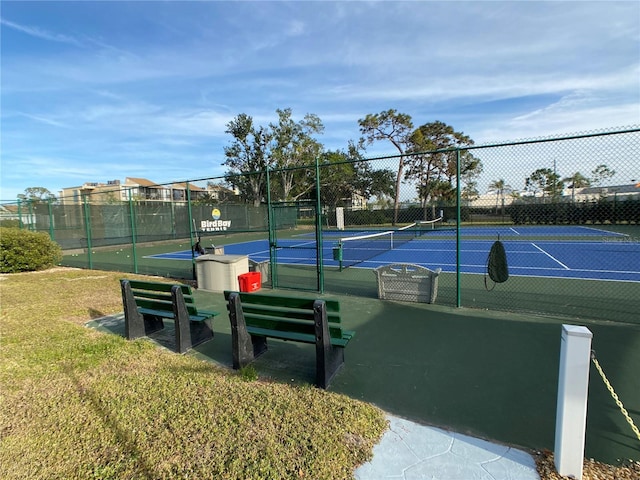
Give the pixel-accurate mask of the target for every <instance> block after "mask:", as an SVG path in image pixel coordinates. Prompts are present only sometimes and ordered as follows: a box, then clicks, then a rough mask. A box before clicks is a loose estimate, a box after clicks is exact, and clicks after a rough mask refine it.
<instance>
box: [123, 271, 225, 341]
mask: <svg viewBox="0 0 640 480" xmlns="http://www.w3.org/2000/svg"><path fill="white" fill-rule="evenodd" d="M120 287H121V290H122V303H123V306H124V319H125V335H126V337H127V338H128V339H129V340H133V339H135V338H140V337H144V336H147V335H149V334H151V333H153V332H157V331H158V330H162V329H163V328H164V321H163V319H164V318H172V319H174V321H175V331H176V350H177V351H178V353H185V352H186V351H187V350H189V349H191V348H192V347H195V346H196V345H198V344H200V343H203V342H206V341H207V340H210V339H212V338H213V329H212V326H211V322H212V320H213V317H215V316H216V315H218V314H219V313H218V312H207V311H202V310H200V311H198V309H197V308H196V304H195V300H194V298H193V293H192V291H191V287H190V286H189V285H183V284H170V283H161V282H148V281H143V280H127V279H122V280H120Z"/></svg>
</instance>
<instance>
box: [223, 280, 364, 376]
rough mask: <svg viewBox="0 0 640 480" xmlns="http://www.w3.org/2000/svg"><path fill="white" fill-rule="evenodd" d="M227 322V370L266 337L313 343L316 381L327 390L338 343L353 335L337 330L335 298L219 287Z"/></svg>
mask: <svg viewBox="0 0 640 480" xmlns="http://www.w3.org/2000/svg"><path fill="white" fill-rule="evenodd" d="M224 298H225V299H226V300H227V310H228V312H229V320H230V321H231V338H232V350H233V368H234V369H240V368H242V367H244V366H245V365H248V364H249V363H251V362H252V361H253V360H254V359H255V358H256V357H258V356H260V355H262V354H263V353H264V352H266V351H267V339H268V338H276V339H279V340H290V341H295V342H301V343H310V344H314V345H315V346H316V348H315V351H316V385H317V386H319V387H320V388H327V387H328V385H329V382H330V381H331V379H332V378H333V376H334V375H335V374H336V373H337V372H338V370H339V369H340V368H341V367H342V365H343V364H344V347H346V346H347V344H348V343H349V341H350V340H351V339H352V338H353V336H354V335H355V332H354V331H353V330H343V329H342V325H341V318H340V304H339V302H338V301H337V300H325V299H309V298H299V297H290V296H286V295H266V294H260V293H249V292H232V291H225V292H224Z"/></svg>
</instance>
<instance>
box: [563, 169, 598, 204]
mask: <svg viewBox="0 0 640 480" xmlns="http://www.w3.org/2000/svg"><path fill="white" fill-rule="evenodd" d="M562 181H563V182H569V188H570V189H571V201H573V200H574V199H575V193H576V188H584V187H588V186H589V185H591V181H590V180H589V179H588V178H587V177H585V176H584V175H582V174H581V173H580V172H576V173H574V174H573V175H571V176H570V177H567V178H563V179H562Z"/></svg>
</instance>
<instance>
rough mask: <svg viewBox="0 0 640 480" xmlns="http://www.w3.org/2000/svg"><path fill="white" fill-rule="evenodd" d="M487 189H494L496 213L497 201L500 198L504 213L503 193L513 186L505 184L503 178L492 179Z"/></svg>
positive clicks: (509, 190)
mask: <svg viewBox="0 0 640 480" xmlns="http://www.w3.org/2000/svg"><path fill="white" fill-rule="evenodd" d="M489 190H494V191H495V192H496V213H498V202H499V200H500V199H502V209H503V212H502V213H504V194H505V193H507V192H512V191H513V187H511V186H510V185H507V184H505V181H504V180H503V179H500V180H494V181H493V182H491V183H490V184H489Z"/></svg>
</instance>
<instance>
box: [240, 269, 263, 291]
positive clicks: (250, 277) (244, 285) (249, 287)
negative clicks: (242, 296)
mask: <svg viewBox="0 0 640 480" xmlns="http://www.w3.org/2000/svg"><path fill="white" fill-rule="evenodd" d="M238 283H239V284H240V291H241V292H255V291H256V290H260V286H261V284H262V282H261V281H260V272H248V273H243V274H242V275H238Z"/></svg>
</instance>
